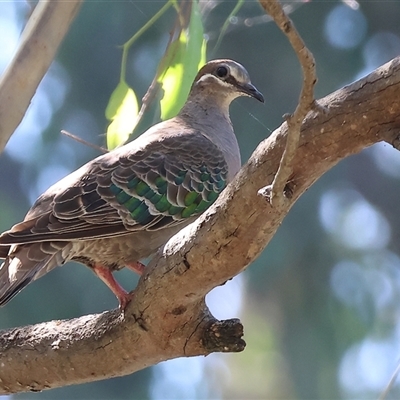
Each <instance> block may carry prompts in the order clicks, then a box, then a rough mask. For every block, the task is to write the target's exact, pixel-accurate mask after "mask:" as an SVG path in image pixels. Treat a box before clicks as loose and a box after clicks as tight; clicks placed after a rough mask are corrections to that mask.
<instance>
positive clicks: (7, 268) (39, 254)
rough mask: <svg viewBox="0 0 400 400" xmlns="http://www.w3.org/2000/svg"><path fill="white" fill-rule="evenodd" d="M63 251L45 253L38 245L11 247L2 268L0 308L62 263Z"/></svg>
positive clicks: (0, 267)
mask: <svg viewBox="0 0 400 400" xmlns="http://www.w3.org/2000/svg"><path fill="white" fill-rule="evenodd" d="M61 258H62V255H61V250H59V249H58V250H56V251H54V252H52V253H50V254H49V253H47V252H44V251H43V249H41V246H40V245H39V244H38V243H33V244H31V245H23V246H11V248H10V252H9V255H8V256H7V258H6V259H5V261H4V263H3V264H2V265H1V266H0V306H3V305H4V304H6V303H7V302H9V301H10V300H11V299H12V298H13V297H14V296H16V295H17V294H18V293H19V292H20V291H21V290H22V289H23V288H24V287H25V286H27V285H28V284H29V283H30V282H32V281H33V280H35V279H37V278H39V277H41V276H43V275H44V274H45V273H47V272H49V271H50V270H52V269H53V268H55V267H56V266H57V265H59V264H61V263H62V261H63V260H62V259H61Z"/></svg>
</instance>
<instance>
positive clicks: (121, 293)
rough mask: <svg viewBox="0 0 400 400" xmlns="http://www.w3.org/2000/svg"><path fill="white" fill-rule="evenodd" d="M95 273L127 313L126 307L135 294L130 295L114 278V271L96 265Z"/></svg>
mask: <svg viewBox="0 0 400 400" xmlns="http://www.w3.org/2000/svg"><path fill="white" fill-rule="evenodd" d="M142 265H143V264H142ZM92 268H93V271H94V272H95V274H96V275H97V276H98V277H99V278H100V279H101V280H102V281H103V282H104V283H105V284H106V285H107V286H108V287H109V288H110V289H111V291H112V292H113V293H114V294H115V296H116V297H117V299H118V301H119V308H120V310H121V311H125V308H126V306H127V305H128V304H129V303H130V301H131V300H132V299H133V293H128V292H127V291H126V290H125V289H124V288H123V287H122V286H121V285H120V284H119V283H118V282H117V281H116V280H115V278H114V275H113V274H112V271H111V270H110V269H109V268H107V267H103V266H102V265H98V264H97V265H95V266H94V267H92Z"/></svg>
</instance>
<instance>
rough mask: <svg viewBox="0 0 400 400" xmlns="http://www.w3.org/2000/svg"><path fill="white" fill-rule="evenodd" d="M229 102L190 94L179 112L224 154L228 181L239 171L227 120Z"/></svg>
mask: <svg viewBox="0 0 400 400" xmlns="http://www.w3.org/2000/svg"><path fill="white" fill-rule="evenodd" d="M230 103H231V100H229V101H227V99H226V98H225V99H216V98H215V97H212V96H208V97H207V98H205V97H204V96H199V95H194V94H193V93H191V96H189V98H188V100H187V102H186V104H185V105H184V106H183V108H182V109H181V111H180V112H179V117H180V118H182V119H183V120H185V121H187V122H188V123H189V125H190V126H191V127H192V128H194V129H196V130H198V131H199V132H201V133H202V134H203V135H204V136H206V137H207V138H208V139H209V140H211V141H212V142H213V143H214V144H216V145H217V146H218V147H219V148H220V149H221V151H222V152H223V153H224V154H225V158H226V160H227V162H228V165H229V172H230V176H229V177H228V180H229V181H230V180H231V179H233V176H234V175H235V174H236V172H237V171H238V170H239V169H240V166H241V160H240V151H239V146H238V143H237V140H236V136H235V134H234V131H233V127H232V123H231V120H230V118H229V104H230Z"/></svg>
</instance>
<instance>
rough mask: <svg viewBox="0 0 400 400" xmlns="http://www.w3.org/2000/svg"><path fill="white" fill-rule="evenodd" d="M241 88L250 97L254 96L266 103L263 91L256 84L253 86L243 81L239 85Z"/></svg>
mask: <svg viewBox="0 0 400 400" xmlns="http://www.w3.org/2000/svg"><path fill="white" fill-rule="evenodd" d="M239 89H240V90H241V91H242V92H243V93H245V94H247V95H248V96H250V97H254V98H255V99H257V100H258V101H261V103H264V96H263V95H262V93H261V92H259V91H258V90H257V88H256V87H255V86H253V85H252V84H251V83H243V84H240V85H239Z"/></svg>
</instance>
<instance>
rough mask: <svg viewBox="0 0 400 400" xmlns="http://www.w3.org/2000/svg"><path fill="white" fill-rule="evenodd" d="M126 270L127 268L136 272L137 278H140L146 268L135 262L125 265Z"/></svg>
mask: <svg viewBox="0 0 400 400" xmlns="http://www.w3.org/2000/svg"><path fill="white" fill-rule="evenodd" d="M126 268H129V269H130V270H131V271H133V272H136V273H137V274H138V275H139V276H142V275H143V272H144V269H145V268H146V266H145V265H144V264H142V263H141V262H140V261H135V262H131V263H128V264H126Z"/></svg>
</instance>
